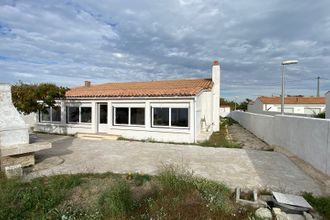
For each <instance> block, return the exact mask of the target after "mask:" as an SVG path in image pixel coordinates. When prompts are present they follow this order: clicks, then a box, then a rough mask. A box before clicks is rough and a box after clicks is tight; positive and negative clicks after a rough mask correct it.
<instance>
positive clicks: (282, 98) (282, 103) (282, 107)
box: [281, 60, 298, 115]
mask: <svg viewBox="0 0 330 220" xmlns="http://www.w3.org/2000/svg"><path fill="white" fill-rule="evenodd" d="M297 63H298V60H285V61H283V62H282V63H281V64H282V94H281V115H284V86H285V85H284V66H285V65H291V64H297Z"/></svg>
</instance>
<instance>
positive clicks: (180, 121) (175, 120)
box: [171, 108, 188, 127]
mask: <svg viewBox="0 0 330 220" xmlns="http://www.w3.org/2000/svg"><path fill="white" fill-rule="evenodd" d="M171 126H176V127H188V109H187V108H172V109H171Z"/></svg>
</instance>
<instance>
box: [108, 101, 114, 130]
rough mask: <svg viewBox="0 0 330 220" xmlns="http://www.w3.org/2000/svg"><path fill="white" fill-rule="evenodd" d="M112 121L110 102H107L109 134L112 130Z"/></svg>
mask: <svg viewBox="0 0 330 220" xmlns="http://www.w3.org/2000/svg"><path fill="white" fill-rule="evenodd" d="M112 120H113V108H112V102H111V101H108V130H109V132H110V133H111V128H112V124H113V123H112Z"/></svg>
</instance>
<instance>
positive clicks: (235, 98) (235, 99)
mask: <svg viewBox="0 0 330 220" xmlns="http://www.w3.org/2000/svg"><path fill="white" fill-rule="evenodd" d="M237 99H238V96H235V97H234V102H235V111H236V101H237Z"/></svg>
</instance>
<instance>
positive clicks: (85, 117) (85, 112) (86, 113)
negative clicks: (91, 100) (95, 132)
mask: <svg viewBox="0 0 330 220" xmlns="http://www.w3.org/2000/svg"><path fill="white" fill-rule="evenodd" d="M81 122H84V123H91V122H92V108H91V107H81Z"/></svg>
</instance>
